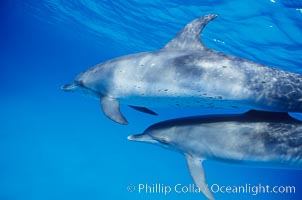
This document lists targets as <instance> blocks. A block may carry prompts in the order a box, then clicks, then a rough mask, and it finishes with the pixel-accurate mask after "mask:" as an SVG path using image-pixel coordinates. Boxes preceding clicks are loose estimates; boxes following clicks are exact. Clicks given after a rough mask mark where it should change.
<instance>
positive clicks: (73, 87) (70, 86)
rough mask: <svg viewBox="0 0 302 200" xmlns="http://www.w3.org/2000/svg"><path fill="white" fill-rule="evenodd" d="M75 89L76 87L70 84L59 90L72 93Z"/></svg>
mask: <svg viewBox="0 0 302 200" xmlns="http://www.w3.org/2000/svg"><path fill="white" fill-rule="evenodd" d="M77 88H78V85H76V84H72V83H71V84H65V85H62V86H61V90H63V91H66V92H70V91H73V90H75V89H77Z"/></svg>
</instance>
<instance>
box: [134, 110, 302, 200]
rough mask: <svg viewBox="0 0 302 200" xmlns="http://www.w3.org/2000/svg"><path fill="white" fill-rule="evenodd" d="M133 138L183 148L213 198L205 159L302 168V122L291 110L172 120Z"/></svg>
mask: <svg viewBox="0 0 302 200" xmlns="http://www.w3.org/2000/svg"><path fill="white" fill-rule="evenodd" d="M128 139H129V140H134V141H140V142H150V143H155V144H160V145H162V146H164V147H168V148H171V149H174V150H177V151H178V152H183V153H184V155H185V157H186V159H187V164H188V167H189V170H190V173H191V176H192V178H193V180H194V182H195V184H196V186H198V188H199V189H200V191H201V192H203V193H204V195H205V196H206V197H207V198H208V199H214V197H213V195H212V193H211V192H210V190H209V188H208V187H207V183H206V178H205V172H204V169H203V167H202V162H203V161H204V160H216V161H220V162H228V163H230V162H231V163H237V164H252V165H256V166H260V167H261V166H266V167H278V168H300V169H301V168H302V122H301V121H298V120H296V119H294V118H292V117H290V116H289V115H288V114H287V113H278V112H276V113H272V112H265V111H253V110H252V111H249V112H247V113H244V114H235V115H208V116H207V115H205V116H197V117H188V118H180V119H173V120H168V121H164V122H160V123H157V124H154V125H152V126H150V127H149V128H147V129H146V130H145V131H144V133H143V134H137V135H131V136H129V137H128Z"/></svg>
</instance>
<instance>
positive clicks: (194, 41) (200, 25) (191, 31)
mask: <svg viewBox="0 0 302 200" xmlns="http://www.w3.org/2000/svg"><path fill="white" fill-rule="evenodd" d="M216 17H217V15H215V14H210V15H205V16H202V17H200V18H197V19H195V20H193V21H192V22H190V23H189V24H187V25H186V26H185V27H184V28H183V29H182V30H181V31H180V32H179V33H178V35H177V36H176V37H175V38H173V39H172V40H171V41H170V42H169V43H167V44H166V45H165V46H164V48H163V50H168V49H188V50H192V49H193V50H197V49H200V50H203V49H204V48H205V47H204V45H203V44H202V43H201V41H200V33H201V32H202V30H203V29H204V27H205V26H206V25H207V24H208V23H209V22H210V21H212V20H213V19H214V18H216Z"/></svg>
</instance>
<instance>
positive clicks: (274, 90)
mask: <svg viewBox="0 0 302 200" xmlns="http://www.w3.org/2000/svg"><path fill="white" fill-rule="evenodd" d="M216 16H217V15H215V14H210V15H206V16H203V17H200V18H197V19H195V20H193V21H192V22H190V23H189V24H187V25H186V26H185V27H184V28H183V29H182V30H181V31H180V32H179V33H178V35H177V36H176V37H175V38H174V39H173V40H171V41H170V42H169V43H168V44H166V45H165V46H164V47H163V48H162V49H160V50H157V51H152V52H144V53H137V54H132V55H127V56H123V57H120V58H116V59H112V60H109V61H107V62H104V63H101V64H98V65H96V66H94V67H92V68H90V69H88V70H86V71H84V72H82V73H81V74H79V75H78V76H77V77H76V79H75V81H74V82H73V83H72V84H67V85H64V86H62V89H63V90H64V91H71V92H81V93H84V94H90V95H92V96H94V97H96V98H97V99H100V103H101V107H102V110H103V112H104V114H105V115H106V116H107V117H108V118H110V119H112V120H113V121H115V122H117V123H120V124H127V123H128V122H127V120H126V119H125V117H124V116H123V115H122V114H121V112H120V103H122V104H126V105H131V106H132V107H133V108H135V109H137V110H139V111H142V112H146V113H149V114H156V113H154V112H153V111H151V110H149V109H147V108H146V107H159V106H200V107H210V108H230V107H233V108H239V107H240V108H248V109H256V110H267V111H282V112H301V111H302V76H301V75H299V74H295V73H291V72H286V71H282V70H279V69H274V68H271V67H267V66H264V65H261V64H257V63H254V62H251V61H248V60H245V59H242V58H238V57H235V56H232V55H226V54H223V53H220V52H217V51H215V50H212V49H209V48H207V47H206V46H204V45H203V44H202V42H201V41H200V33H201V31H202V30H203V29H204V27H205V26H206V24H207V23H208V22H210V21H211V20H213V19H214V18H215V17H216Z"/></svg>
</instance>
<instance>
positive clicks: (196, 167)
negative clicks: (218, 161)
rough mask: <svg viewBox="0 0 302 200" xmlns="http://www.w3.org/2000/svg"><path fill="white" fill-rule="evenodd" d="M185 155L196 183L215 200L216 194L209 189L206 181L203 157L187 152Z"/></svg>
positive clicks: (209, 197)
mask: <svg viewBox="0 0 302 200" xmlns="http://www.w3.org/2000/svg"><path fill="white" fill-rule="evenodd" d="M185 156H186V159H187V164H188V167H189V170H190V174H191V177H192V179H193V180H194V182H195V184H196V185H197V187H198V188H199V189H200V191H201V192H202V193H203V194H204V195H205V196H206V197H207V198H208V199H209V200H214V196H213V194H212V193H211V191H210V190H209V188H208V185H207V182H206V177H205V172H204V169H203V166H202V162H203V159H200V158H198V157H194V156H192V155H190V154H185Z"/></svg>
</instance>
